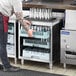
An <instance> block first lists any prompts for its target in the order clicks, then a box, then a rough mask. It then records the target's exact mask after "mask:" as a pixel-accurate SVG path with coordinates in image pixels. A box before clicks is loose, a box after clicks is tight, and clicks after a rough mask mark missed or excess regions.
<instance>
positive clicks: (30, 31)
mask: <svg viewBox="0 0 76 76" xmlns="http://www.w3.org/2000/svg"><path fill="white" fill-rule="evenodd" d="M33 32H34V30H32V29H29V30H28V31H27V33H28V36H29V37H32V36H33Z"/></svg>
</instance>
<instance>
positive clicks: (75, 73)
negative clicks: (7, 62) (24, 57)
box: [14, 61, 76, 76]
mask: <svg viewBox="0 0 76 76" xmlns="http://www.w3.org/2000/svg"><path fill="white" fill-rule="evenodd" d="M14 65H15V64H14ZM16 66H19V67H21V68H24V69H30V70H35V71H41V72H48V73H55V74H63V75H67V76H76V65H67V67H66V69H64V68H63V64H59V63H58V64H54V65H53V69H49V65H48V64H46V63H39V62H33V61H25V63H24V65H21V64H20V61H19V62H18V64H16Z"/></svg>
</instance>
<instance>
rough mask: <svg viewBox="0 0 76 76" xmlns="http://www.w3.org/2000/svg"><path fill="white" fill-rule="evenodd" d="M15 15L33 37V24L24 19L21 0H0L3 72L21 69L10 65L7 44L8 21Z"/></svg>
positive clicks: (0, 43)
mask: <svg viewBox="0 0 76 76" xmlns="http://www.w3.org/2000/svg"><path fill="white" fill-rule="evenodd" d="M13 14H15V15H16V19H17V20H18V21H19V22H20V23H21V25H22V26H23V27H24V28H25V30H26V31H27V33H28V35H29V36H30V37H32V33H33V30H32V29H30V28H29V26H30V25H31V22H30V21H28V20H26V19H24V18H23V13H22V2H21V0H0V58H1V62H2V65H3V71H18V70H20V68H18V67H14V66H12V65H11V64H10V62H9V59H8V56H7V50H6V44H7V36H8V21H9V17H10V16H12V15H13Z"/></svg>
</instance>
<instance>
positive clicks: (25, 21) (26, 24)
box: [23, 19, 31, 27]
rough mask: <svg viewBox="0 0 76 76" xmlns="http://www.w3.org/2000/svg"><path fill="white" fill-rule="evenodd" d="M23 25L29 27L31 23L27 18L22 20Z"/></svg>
mask: <svg viewBox="0 0 76 76" xmlns="http://www.w3.org/2000/svg"><path fill="white" fill-rule="evenodd" d="M23 25H24V26H26V27H29V26H30V25H31V21H28V20H25V19H24V20H23Z"/></svg>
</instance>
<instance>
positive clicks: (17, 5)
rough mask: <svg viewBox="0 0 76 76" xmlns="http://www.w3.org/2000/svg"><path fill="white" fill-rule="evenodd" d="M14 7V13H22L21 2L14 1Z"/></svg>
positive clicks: (18, 0)
mask: <svg viewBox="0 0 76 76" xmlns="http://www.w3.org/2000/svg"><path fill="white" fill-rule="evenodd" d="M12 5H13V9H14V12H22V1H21V0H12Z"/></svg>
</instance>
